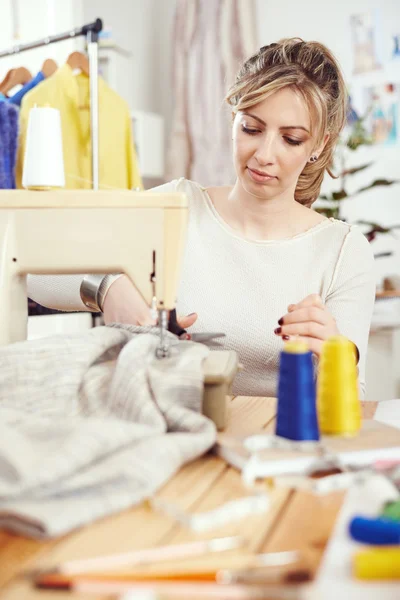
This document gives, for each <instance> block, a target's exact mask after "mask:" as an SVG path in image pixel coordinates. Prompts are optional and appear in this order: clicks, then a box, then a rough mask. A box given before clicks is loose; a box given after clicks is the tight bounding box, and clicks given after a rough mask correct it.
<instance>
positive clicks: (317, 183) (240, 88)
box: [226, 38, 348, 206]
mask: <svg viewBox="0 0 400 600" xmlns="http://www.w3.org/2000/svg"><path fill="white" fill-rule="evenodd" d="M285 87H290V88H292V89H293V90H294V91H296V92H297V93H299V94H301V96H302V97H303V99H304V100H305V102H306V105H307V107H308V109H309V111H310V115H311V117H312V118H311V122H312V124H311V135H312V136H313V137H315V148H318V146H319V145H321V143H322V141H323V139H324V136H325V134H326V133H329V139H328V141H327V143H326V145H325V147H324V149H323V151H322V152H321V154H320V155H319V157H318V160H317V161H316V162H311V163H309V162H307V164H306V166H305V167H304V169H303V171H302V173H301V174H300V177H299V179H298V182H297V186H296V190H295V199H296V200H297V202H299V203H300V204H304V205H305V206H311V205H312V203H313V202H314V201H315V200H316V199H317V198H318V196H319V193H320V189H321V184H322V180H323V178H324V174H325V171H327V172H328V173H329V175H330V176H331V177H335V176H334V174H333V173H332V167H333V152H334V149H335V146H336V143H337V141H338V138H339V135H340V132H341V131H342V129H343V127H344V124H345V121H346V114H347V102H348V95H347V90H346V85H345V83H344V79H343V75H342V73H341V70H340V67H339V64H338V62H337V61H336V59H335V57H334V56H333V54H332V53H331V52H330V51H329V50H328V48H326V47H325V46H324V45H323V44H320V43H319V42H304V41H303V40H301V39H300V38H287V39H282V40H280V41H279V42H277V43H275V44H270V45H269V46H264V47H263V48H261V49H260V50H259V52H257V54H254V55H253V56H251V57H250V58H249V59H248V60H247V61H246V62H245V63H244V64H243V66H242V67H241V69H240V70H239V72H238V74H237V76H236V81H235V83H234V85H233V86H232V87H231V88H230V90H229V92H228V94H227V96H226V101H227V102H228V104H229V105H230V106H231V107H232V111H233V114H234V115H235V114H236V113H237V112H238V111H239V110H244V109H246V108H249V107H250V106H254V105H255V104H258V103H259V102H261V101H262V100H264V99H265V98H267V97H268V96H270V95H271V94H273V93H274V92H277V91H278V90H281V89H283V88H285Z"/></svg>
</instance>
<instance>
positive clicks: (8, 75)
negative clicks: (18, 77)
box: [0, 69, 15, 93]
mask: <svg viewBox="0 0 400 600" xmlns="http://www.w3.org/2000/svg"><path fill="white" fill-rule="evenodd" d="M14 70H15V69H10V70H9V71H7V74H6V76H5V77H4V79H3V81H2V82H1V83H0V92H1V93H2V89H3V87H5V86H6V85H7V81H8V80H9V79H10V77H11V75H12V73H13V72H14Z"/></svg>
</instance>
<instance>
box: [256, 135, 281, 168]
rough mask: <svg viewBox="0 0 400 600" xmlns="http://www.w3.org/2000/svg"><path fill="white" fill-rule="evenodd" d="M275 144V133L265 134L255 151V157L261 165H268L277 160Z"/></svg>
mask: <svg viewBox="0 0 400 600" xmlns="http://www.w3.org/2000/svg"><path fill="white" fill-rule="evenodd" d="M275 144H276V140H274V137H273V135H265V136H264V137H263V138H262V139H261V140H260V143H259V145H258V147H257V150H256V152H255V155H254V156H255V158H256V160H257V162H258V163H259V164H260V165H268V164H271V163H274V162H275V152H276V150H275Z"/></svg>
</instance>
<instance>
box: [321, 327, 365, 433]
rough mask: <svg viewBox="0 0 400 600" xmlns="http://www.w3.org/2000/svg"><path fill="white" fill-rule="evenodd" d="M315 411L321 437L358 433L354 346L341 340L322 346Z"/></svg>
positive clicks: (358, 411) (359, 407) (342, 338)
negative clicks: (316, 409) (316, 408)
mask: <svg viewBox="0 0 400 600" xmlns="http://www.w3.org/2000/svg"><path fill="white" fill-rule="evenodd" d="M317 407H318V418H319V425H320V429H321V433H325V434H328V435H346V436H352V435H355V434H357V433H358V431H359V430H360V428H361V403H360V399H359V393H358V381H357V365H356V356H355V346H354V344H353V343H352V342H351V341H350V340H348V339H347V338H345V337H343V336H334V337H331V338H330V339H329V340H327V341H326V342H325V343H324V345H323V348H322V354H321V358H320V366H319V373H318V384H317Z"/></svg>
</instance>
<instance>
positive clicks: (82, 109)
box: [16, 64, 143, 189]
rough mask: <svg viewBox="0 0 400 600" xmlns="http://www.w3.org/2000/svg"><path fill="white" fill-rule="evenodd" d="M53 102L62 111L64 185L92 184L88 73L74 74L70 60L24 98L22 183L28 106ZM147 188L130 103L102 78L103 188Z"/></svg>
mask: <svg viewBox="0 0 400 600" xmlns="http://www.w3.org/2000/svg"><path fill="white" fill-rule="evenodd" d="M35 104H36V105H38V106H43V105H45V104H48V105H50V106H52V107H53V108H58V109H59V110H60V113H61V126H62V135H63V153H64V170H65V187H66V188H69V189H76V188H85V189H91V187H92V184H91V177H92V175H91V174H92V162H91V161H92V158H91V157H92V150H91V138H90V108H89V106H90V91H89V78H88V77H87V75H85V74H84V73H79V74H78V75H74V74H73V71H72V69H71V67H70V66H69V65H68V64H65V65H63V66H62V67H60V68H59V69H58V70H57V71H56V72H55V73H54V74H53V75H52V76H51V77H49V78H48V79H45V80H44V81H43V82H42V83H40V84H39V85H38V86H37V87H35V88H34V89H33V90H31V91H30V92H28V93H27V94H26V96H25V97H24V98H23V100H22V105H21V111H20V136H19V144H18V156H17V166H16V183H17V187H18V188H21V187H22V169H23V162H24V154H25V142H26V133H27V126H28V117H29V111H30V109H31V108H32V107H33V106H34V105H35ZM136 187H139V188H142V187H143V184H142V179H141V176H140V172H139V165H138V161H137V156H136V151H135V148H134V143H133V134H132V121H131V117H130V113H129V107H128V105H127V103H126V102H125V100H123V99H122V98H121V97H120V96H119V95H118V94H117V93H116V92H114V90H112V89H111V88H110V87H109V86H108V85H107V84H106V82H105V81H104V80H103V79H102V78H101V77H99V188H100V189H110V188H111V189H112V188H116V189H133V188H136Z"/></svg>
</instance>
